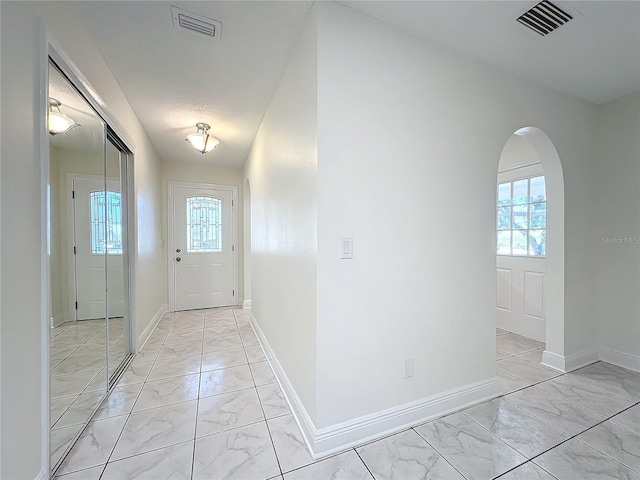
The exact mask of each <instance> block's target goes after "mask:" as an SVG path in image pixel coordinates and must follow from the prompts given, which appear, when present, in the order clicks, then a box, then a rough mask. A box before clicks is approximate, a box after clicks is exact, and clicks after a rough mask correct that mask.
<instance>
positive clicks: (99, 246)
mask: <svg viewBox="0 0 640 480" xmlns="http://www.w3.org/2000/svg"><path fill="white" fill-rule="evenodd" d="M89 202H90V205H91V253H92V254H94V255H104V254H105V253H107V254H109V255H122V205H121V196H120V192H111V191H108V192H104V191H99V192H91V193H90V194H89Z"/></svg>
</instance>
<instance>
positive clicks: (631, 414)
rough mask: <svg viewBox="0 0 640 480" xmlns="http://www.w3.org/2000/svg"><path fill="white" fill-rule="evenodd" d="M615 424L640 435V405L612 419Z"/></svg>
mask: <svg viewBox="0 0 640 480" xmlns="http://www.w3.org/2000/svg"><path fill="white" fill-rule="evenodd" d="M611 421H612V422H613V423H616V424H618V425H622V426H623V427H626V428H629V429H631V430H633V431H634V432H636V433H640V404H637V405H634V406H633V407H631V408H629V409H627V410H625V411H624V412H622V413H619V414H618V415H616V416H615V417H613V418H612V419H611Z"/></svg>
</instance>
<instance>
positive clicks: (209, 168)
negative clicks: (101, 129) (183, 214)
mask: <svg viewBox="0 0 640 480" xmlns="http://www.w3.org/2000/svg"><path fill="white" fill-rule="evenodd" d="M207 155H209V156H210V158H211V162H212V163H213V164H209V163H201V162H197V163H196V162H168V161H163V162H162V237H163V239H164V245H165V249H164V250H165V252H166V249H167V248H168V245H169V233H168V228H169V227H168V219H169V211H168V208H169V203H168V202H169V200H168V193H169V182H177V181H180V182H191V183H210V184H215V185H231V186H234V187H238V199H237V201H238V249H237V251H238V294H237V295H236V302H237V303H238V304H239V305H242V301H243V299H244V249H242V248H240V245H243V244H244V233H243V232H244V228H243V210H244V209H243V204H244V195H243V194H242V189H243V182H242V180H243V175H242V170H241V169H239V168H227V167H218V166H216V165H215V155H216V152H215V150H214V151H213V152H211V153H209V154H207ZM165 255H166V256H167V259H168V258H169V257H168V253H165ZM167 268H168V265H167ZM168 288H169V286H168V282H167V285H166V286H165V290H167V295H168V294H169V293H168Z"/></svg>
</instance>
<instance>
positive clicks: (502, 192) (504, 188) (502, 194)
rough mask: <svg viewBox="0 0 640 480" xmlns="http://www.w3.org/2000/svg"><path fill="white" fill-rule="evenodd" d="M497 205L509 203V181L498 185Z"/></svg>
mask: <svg viewBox="0 0 640 480" xmlns="http://www.w3.org/2000/svg"><path fill="white" fill-rule="evenodd" d="M498 205H511V182H509V183H501V184H500V185H498Z"/></svg>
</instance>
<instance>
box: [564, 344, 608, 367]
mask: <svg viewBox="0 0 640 480" xmlns="http://www.w3.org/2000/svg"><path fill="white" fill-rule="evenodd" d="M598 350H599V349H598V347H592V348H587V349H586V350H582V351H581V352H578V353H574V354H572V355H565V357H564V360H565V362H564V364H565V370H564V371H565V372H573V371H574V370H577V369H578V368H582V367H586V366H587V365H591V364H592V363H595V362H597V361H598V360H600V355H599V351H598Z"/></svg>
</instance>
